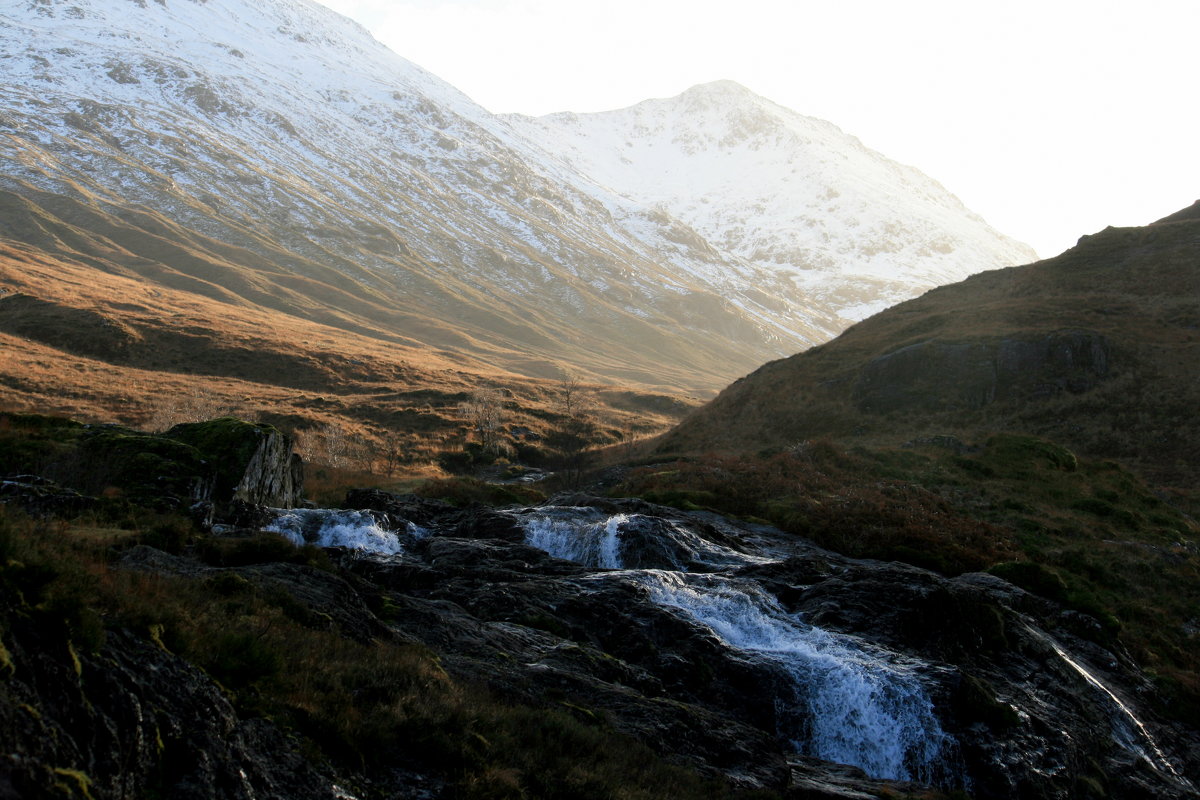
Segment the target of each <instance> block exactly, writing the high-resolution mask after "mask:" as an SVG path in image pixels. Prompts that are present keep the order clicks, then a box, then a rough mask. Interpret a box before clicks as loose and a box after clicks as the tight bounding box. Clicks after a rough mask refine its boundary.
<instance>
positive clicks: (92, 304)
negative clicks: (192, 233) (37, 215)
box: [0, 243, 688, 476]
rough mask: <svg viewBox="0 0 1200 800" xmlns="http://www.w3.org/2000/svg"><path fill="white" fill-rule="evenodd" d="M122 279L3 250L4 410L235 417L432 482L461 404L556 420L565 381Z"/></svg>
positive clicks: (618, 392)
mask: <svg viewBox="0 0 1200 800" xmlns="http://www.w3.org/2000/svg"><path fill="white" fill-rule="evenodd" d="M113 269H114V273H106V272H103V271H99V270H97V269H96V268H95V267H94V265H93V264H91V263H87V262H85V261H83V260H76V259H71V258H64V257H58V258H54V257H50V256H48V255H47V254H45V253H39V252H35V251H33V250H30V249H29V248H24V247H21V246H18V245H13V244H11V243H8V244H0V287H2V289H3V290H4V291H7V292H8V294H3V293H0V309H2V310H0V409H3V410H8V411H20V412H36V413H51V414H58V415H63V416H70V417H73V418H77V419H81V420H85V421H97V422H112V421H116V422H119V423H122V424H126V425H130V426H132V427H138V428H142V429H148V430H162V429H164V428H167V427H170V425H172V424H174V423H177V422H184V421H194V420H197V419H205V418H212V417H214V416H220V415H222V414H232V415H235V416H238V417H241V418H244V419H251V420H261V421H264V422H269V423H272V424H274V425H276V426H278V427H280V428H282V429H284V430H286V431H289V432H293V433H297V432H299V433H300V434H301V438H302V439H303V441H304V449H305V451H306V455H307V456H309V457H311V458H312V459H313V460H315V461H316V462H318V463H320V464H321V465H323V466H329V467H332V468H335V469H339V470H347V469H358V470H362V471H370V472H374V473H378V474H381V475H385V476H389V475H390V476H397V475H400V474H418V475H419V474H425V473H426V472H427V470H428V465H429V464H432V463H434V462H435V461H436V459H437V457H438V455H439V454H440V453H442V452H444V451H446V450H453V449H460V448H461V447H462V446H463V444H464V443H465V442H466V440H467V438H468V433H469V431H468V429H467V428H468V425H467V420H466V419H465V417H464V415H463V414H462V412H461V409H460V407H461V405H462V403H463V401H464V400H465V399H466V398H467V397H468V396H470V394H471V393H472V392H474V391H477V390H479V389H480V388H488V389H491V390H493V391H496V392H498V393H499V394H500V395H502V396H503V398H504V403H503V404H504V409H505V422H506V425H507V426H509V427H513V426H517V427H523V428H527V429H529V430H532V431H535V432H537V431H545V430H547V428H548V427H549V426H550V425H551V424H552V421H553V418H554V414H555V408H556V405H557V403H558V393H559V388H560V387H559V381H558V380H557V379H536V378H529V377H525V376H521V375H517V374H514V373H511V372H505V371H502V370H498V369H495V368H494V367H489V366H488V365H486V364H485V363H483V362H481V361H477V360H471V359H469V358H466V357H459V356H453V357H452V356H450V355H449V354H446V353H438V352H434V351H432V350H430V349H428V348H423V347H417V346H414V345H412V344H411V343H410V344H405V343H402V342H399V341H396V338H397V337H395V336H394V335H390V334H384V333H383V332H381V331H379V330H374V331H364V332H363V333H356V332H352V331H347V330H346V329H345V328H339V327H335V326H331V325H324V324H320V323H318V322H314V321H311V320H308V319H304V318H302V317H299V316H296V315H294V314H287V313H281V312H278V311H272V310H271V309H269V308H266V307H258V308H255V307H252V306H250V305H249V304H247V303H244V302H231V301H228V299H227V298H211V297H205V296H203V295H199V294H195V293H192V292H188V291H178V290H174V289H171V288H168V287H165V286H163V285H161V284H154V283H148V282H147V281H145V280H143V279H142V278H140V277H139V276H136V275H133V276H130V275H126V274H121V271H120V270H117V269H116V267H113ZM587 388H588V389H589V391H590V392H591V394H592V395H593V396H594V397H595V398H596V410H597V416H598V418H599V419H600V420H601V421H602V423H603V425H604V426H605V427H606V428H607V429H610V430H612V431H620V430H640V431H647V432H659V431H662V430H665V429H666V428H667V427H669V426H670V425H671V424H673V423H674V422H675V421H676V420H677V419H678V418H679V416H680V415H681V414H682V413H683V412H684V411H686V410H687V408H688V405H687V404H686V403H685V402H681V401H680V400H679V399H678V398H675V397H672V396H668V395H663V394H661V393H656V392H653V391H647V390H645V389H639V388H637V387H632V388H619V387H602V386H600V385H598V384H589V385H588V387H587ZM335 440H336V441H335Z"/></svg>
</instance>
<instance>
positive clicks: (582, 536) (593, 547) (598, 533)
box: [522, 506, 768, 572]
mask: <svg viewBox="0 0 1200 800" xmlns="http://www.w3.org/2000/svg"><path fill="white" fill-rule="evenodd" d="M522 524H523V525H524V527H525V532H526V536H525V541H526V543H527V544H530V545H532V546H533V547H537V548H539V549H541V550H545V551H546V552H547V553H549V554H550V555H552V556H554V557H555V558H562V559H566V560H568V561H574V562H576V563H579V564H583V565H585V566H588V567H596V568H598V569H622V568H625V567H629V566H636V567H658V568H663V569H672V570H679V571H683V572H689V571H694V570H697V569H699V570H702V571H710V570H712V569H715V568H723V567H733V566H740V565H745V564H755V563H764V562H765V561H767V560H768V559H763V558H760V557H758V556H752V555H747V554H745V553H739V552H737V551H735V550H732V549H730V548H728V547H722V546H721V545H718V544H713V543H712V542H709V541H707V540H705V539H704V538H703V537H701V536H699V535H698V534H696V533H695V531H692V530H689V529H688V528H687V527H685V526H683V525H680V524H678V523H676V522H671V521H668V520H662V519H659V518H657V517H649V516H646V515H643V514H615V515H611V516H610V515H608V514H604V513H603V512H600V511H597V510H595V509H592V508H575V507H570V506H547V507H543V508H539V509H538V510H537V511H536V512H534V513H532V514H528V515H526V516H524V517H523V519H522Z"/></svg>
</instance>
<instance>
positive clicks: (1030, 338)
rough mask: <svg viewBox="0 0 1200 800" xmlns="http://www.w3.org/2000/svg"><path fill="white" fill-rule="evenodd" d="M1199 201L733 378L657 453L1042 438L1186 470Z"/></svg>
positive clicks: (1197, 359) (1141, 464)
mask: <svg viewBox="0 0 1200 800" xmlns="http://www.w3.org/2000/svg"><path fill="white" fill-rule="evenodd" d="M1198 210H1200V205H1198V206H1193V207H1191V208H1190V209H1187V210H1185V211H1181V212H1179V213H1177V214H1173V215H1171V216H1169V217H1166V218H1165V219H1163V220H1160V221H1159V222H1157V223H1154V224H1152V225H1149V226H1146V227H1140V228H1107V229H1105V230H1104V231H1101V232H1100V233H1097V234H1095V235H1092V236H1084V237H1083V238H1082V239H1080V241H1079V243H1078V245H1077V246H1076V247H1074V248H1072V249H1070V250H1068V251H1067V252H1065V253H1063V254H1062V255H1060V256H1058V257H1057V258H1053V259H1049V260H1046V261H1041V262H1038V263H1036V264H1031V265H1028V266H1022V267H1013V268H1008V269H1000V270H993V271H990V272H985V273H982V274H979V275H975V276H973V277H971V278H968V279H967V280H964V281H962V282H961V283H957V284H954V285H950V286H945V287H942V288H938V289H935V290H933V291H930V292H928V293H926V294H924V295H923V296H921V297H919V298H917V299H914V300H910V301H908V302H905V303H902V304H900V305H897V306H895V307H893V308H890V309H888V310H886V311H884V312H882V313H880V314H877V315H876V316H874V317H871V318H870V319H868V320H866V321H864V322H861V323H859V324H857V325H855V326H854V327H852V328H850V329H849V330H847V331H846V332H845V333H843V334H842V335H841V336H839V337H838V338H836V339H834V340H833V341H831V342H828V343H826V344H824V345H821V346H819V347H815V348H813V349H811V350H808V351H806V352H804V353H800V354H798V355H795V356H792V357H790V358H786V359H783V360H780V361H775V362H772V363H769V364H766V365H765V366H763V367H761V368H759V369H758V370H756V371H755V372H753V373H751V374H750V375H747V376H746V377H744V378H742V379H740V380H738V381H736V382H735V383H733V384H732V385H731V386H729V387H728V388H726V389H725V390H724V391H723V392H721V394H720V395H719V396H718V397H717V398H716V399H715V400H713V401H712V402H711V403H709V404H708V405H706V406H704V407H703V408H701V409H699V410H698V411H697V412H695V413H694V414H693V415H692V416H690V417H689V418H688V419H686V420H685V421H684V422H683V423H682V424H681V425H680V426H679V427H678V428H676V429H675V430H674V431H672V432H671V433H670V434H668V435H667V436H666V437H665V438H664V440H663V441H662V442H661V444H660V450H662V451H665V452H686V451H693V452H695V451H705V450H717V451H740V452H753V451H755V450H758V449H762V448H773V447H787V446H790V445H793V444H796V443H798V442H801V441H803V440H808V439H813V438H819V437H825V436H833V437H842V438H845V439H847V440H849V441H860V442H863V443H875V442H880V441H888V442H892V443H898V442H903V441H905V440H911V439H914V438H919V437H922V436H929V435H938V434H954V435H960V436H973V435H976V434H981V433H986V432H989V431H1001V430H1004V431H1018V430H1019V431H1022V432H1026V433H1032V434H1037V435H1042V436H1045V437H1048V438H1050V439H1053V440H1055V441H1058V442H1061V443H1063V444H1065V445H1068V446H1070V447H1073V448H1076V449H1078V450H1079V451H1080V452H1081V453H1085V454H1088V455H1091V456H1096V457H1103V458H1115V459H1121V460H1124V461H1126V462H1127V463H1129V464H1131V465H1133V466H1135V467H1137V468H1139V469H1140V470H1142V471H1143V472H1144V473H1146V474H1147V475H1149V476H1152V477H1155V478H1157V479H1160V480H1164V481H1175V480H1181V479H1189V478H1195V477H1196V476H1197V474H1200V455H1198V453H1200V415H1197V413H1196V410H1197V409H1200V211H1198Z"/></svg>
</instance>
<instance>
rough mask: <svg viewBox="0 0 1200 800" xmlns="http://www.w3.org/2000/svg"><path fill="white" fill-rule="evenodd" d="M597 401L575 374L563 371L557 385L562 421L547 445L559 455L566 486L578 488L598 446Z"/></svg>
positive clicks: (549, 435) (550, 435) (547, 441)
mask: <svg viewBox="0 0 1200 800" xmlns="http://www.w3.org/2000/svg"><path fill="white" fill-rule="evenodd" d="M594 405H595V404H594V398H593V396H592V394H591V392H590V391H589V390H588V389H586V388H585V387H584V385H583V382H582V380H580V378H579V375H578V374H576V373H575V372H573V371H571V370H568V369H564V370H563V371H562V377H561V378H560V379H559V382H558V407H559V413H560V420H559V423H558V425H556V426H555V428H554V429H553V430H551V431H550V432H549V434H548V435H547V437H546V443H547V444H548V445H550V447H552V448H554V450H556V451H557V452H558V456H559V457H558V462H559V465H558V466H559V471H560V472H561V473H562V474H563V477H564V478H565V479H566V481H567V483H568V484H569V485H571V486H573V487H578V486H579V482H580V479H581V477H582V475H583V471H584V469H585V468H586V467H587V464H588V461H589V460H590V457H591V453H590V452H589V451H590V450H591V448H592V446H593V445H594V444H595V437H596V423H595V420H594V419H593V416H594V411H595V408H594Z"/></svg>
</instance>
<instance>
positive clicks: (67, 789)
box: [54, 767, 92, 800]
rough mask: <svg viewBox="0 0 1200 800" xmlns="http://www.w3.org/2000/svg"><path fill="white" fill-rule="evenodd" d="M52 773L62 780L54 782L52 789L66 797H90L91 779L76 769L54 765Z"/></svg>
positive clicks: (88, 798) (89, 799)
mask: <svg viewBox="0 0 1200 800" xmlns="http://www.w3.org/2000/svg"><path fill="white" fill-rule="evenodd" d="M54 774H55V775H56V776H58V777H60V778H62V779H63V780H61V781H59V780H56V781H55V782H54V789H55V790H57V792H58V793H61V794H63V795H64V796H66V797H84V798H87V800H91V798H92V779H91V778H89V777H88V776H87V773H85V772H82V771H80V770H77V769H67V768H64V767H55V768H54Z"/></svg>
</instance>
